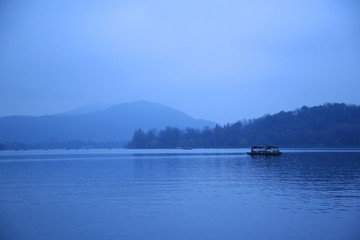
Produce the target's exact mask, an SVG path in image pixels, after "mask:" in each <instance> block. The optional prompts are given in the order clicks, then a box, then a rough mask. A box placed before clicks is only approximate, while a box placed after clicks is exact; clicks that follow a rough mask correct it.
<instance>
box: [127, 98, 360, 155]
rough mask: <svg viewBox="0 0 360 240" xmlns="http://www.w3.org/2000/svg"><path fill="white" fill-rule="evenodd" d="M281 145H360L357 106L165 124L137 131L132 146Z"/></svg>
mask: <svg viewBox="0 0 360 240" xmlns="http://www.w3.org/2000/svg"><path fill="white" fill-rule="evenodd" d="M265 144H269V145H278V146H280V147H360V106H356V105H347V104H339V103H335V104H325V105H320V106H316V107H311V108H309V107H306V106H304V107H302V108H300V109H296V110H295V111H289V112H284V111H282V112H279V113H276V114H273V115H265V116H264V117H261V118H258V119H253V120H249V121H246V123H245V124H244V123H243V122H237V123H235V124H232V125H229V124H228V125H226V126H223V127H222V126H219V125H216V126H215V127H214V128H213V129H204V130H202V131H200V130H196V129H187V130H186V131H183V130H180V129H176V128H167V129H164V130H162V131H160V132H152V131H148V132H143V131H139V130H138V131H136V132H135V133H134V135H133V138H132V141H131V142H130V143H129V144H128V146H129V147H132V148H173V147H177V146H190V147H197V148H200V147H206V148H224V147H249V146H250V145H265Z"/></svg>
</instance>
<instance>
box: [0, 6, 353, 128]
mask: <svg viewBox="0 0 360 240" xmlns="http://www.w3.org/2000/svg"><path fill="white" fill-rule="evenodd" d="M0 81H1V82H0V83H1V84H0V115H1V116H4V115H13V114H21V115H23V114H30V115H39V114H52V113H57V112H63V111H67V110H71V109H73V108H76V107H79V106H81V105H86V104H92V103H114V104H115V103H122V102H131V101H138V100H148V101H152V102H158V103H162V104H165V105H168V106H171V107H174V108H176V109H179V110H181V111H184V112H186V113H188V114H189V115H191V116H194V117H197V118H204V119H208V120H213V121H218V122H220V123H226V122H234V121H236V120H240V119H244V118H253V117H259V116H262V115H264V114H265V113H274V112H277V111H280V110H293V109H295V108H297V107H301V106H303V105H308V106H313V105H318V104H323V103H325V102H345V103H354V104H360V3H359V1H357V0H309V1H308V0H298V1H297V0H294V1H289V0H283V1H281V0H279V1H269V0H251V1H240V0H234V1H231V0H228V1H227V0H219V1H210V0H204V1H196V0H191V1H188V0H181V1H180V0H179V1H177V0H174V1H168V0H152V1H136V0H132V1H90V0H87V1H85V0H84V1H74V0H73V1H66V0H61V1H55V0H51V1H49V0H43V1H41V0H33V1H31V0H30V1H25V0H24V1H21V0H5V1H4V0H3V1H1V3H0Z"/></svg>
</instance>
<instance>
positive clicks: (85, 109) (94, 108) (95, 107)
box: [56, 103, 111, 116]
mask: <svg viewBox="0 0 360 240" xmlns="http://www.w3.org/2000/svg"><path fill="white" fill-rule="evenodd" d="M109 107H111V104H106V103H99V104H89V105H85V106H82V107H79V108H76V109H74V110H71V111H68V112H64V113H58V114H56V115H58V116H74V115H82V114H87V113H92V112H98V111H102V110H105V109H106V108H109Z"/></svg>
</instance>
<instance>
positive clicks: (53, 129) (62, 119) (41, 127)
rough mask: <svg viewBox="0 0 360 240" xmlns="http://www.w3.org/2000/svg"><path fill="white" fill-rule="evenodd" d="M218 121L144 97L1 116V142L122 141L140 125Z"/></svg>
mask: <svg viewBox="0 0 360 240" xmlns="http://www.w3.org/2000/svg"><path fill="white" fill-rule="evenodd" d="M70 113H71V112H70ZM214 125H215V124H214V123H213V122H210V121H205V120H197V119H194V118H192V117H190V116H188V115H186V114H185V113H183V112H180V111H177V110H175V109H172V108H169V107H166V106H164V105H160V104H155V103H150V102H145V101H141V102H135V103H124V104H118V105H114V106H111V107H108V108H106V109H104V110H97V111H94V112H87V113H84V114H81V111H75V112H74V114H59V115H52V116H40V117H30V116H10V117H1V118H0V142H2V143H5V144H6V143H9V142H15V141H16V142H23V143H38V142H44V141H72V140H83V141H119V140H129V139H130V138H131V136H132V134H133V132H134V130H135V129H137V128H142V129H146V130H147V129H151V128H157V129H162V128H165V127H166V126H173V127H179V128H185V127H192V128H203V127H204V126H214Z"/></svg>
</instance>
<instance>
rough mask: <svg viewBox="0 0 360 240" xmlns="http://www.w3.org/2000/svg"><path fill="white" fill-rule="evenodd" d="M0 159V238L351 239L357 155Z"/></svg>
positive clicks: (356, 217) (359, 200) (359, 202)
mask: <svg viewBox="0 0 360 240" xmlns="http://www.w3.org/2000/svg"><path fill="white" fill-rule="evenodd" d="M245 152H246V150H245V149H207V150H204V149H194V150H189V151H185V150H114V149H113V150H108V149H106V150H79V151H75V150H70V151H66V150H49V151H4V152H0V239H9V240H12V239H14V240H18V239H28V240H33V239H34V240H35V239H76V240H78V239H94V240H95V239H105V240H106V239H109V240H110V239H175V240H176V239H214V240H215V239H229V240H232V239H234V240H235V239H327V240H328V239H330V240H331V239H360V230H359V229H360V151H359V150H356V149H352V150H349V149H347V150H342V149H332V150H324V149H317V150H304V149H302V150H296V149H287V150H284V154H283V155H282V156H281V157H250V156H248V155H246V154H245Z"/></svg>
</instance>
